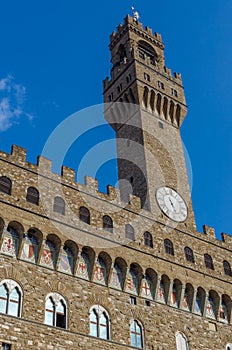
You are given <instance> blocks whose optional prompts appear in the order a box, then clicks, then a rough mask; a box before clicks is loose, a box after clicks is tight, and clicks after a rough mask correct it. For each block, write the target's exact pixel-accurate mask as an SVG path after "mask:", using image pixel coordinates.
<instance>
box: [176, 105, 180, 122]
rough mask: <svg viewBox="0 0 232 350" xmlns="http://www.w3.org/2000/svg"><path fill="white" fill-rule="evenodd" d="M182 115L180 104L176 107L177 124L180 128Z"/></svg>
mask: <svg viewBox="0 0 232 350" xmlns="http://www.w3.org/2000/svg"><path fill="white" fill-rule="evenodd" d="M180 114H181V108H180V105H179V104H178V105H177V107H176V123H177V125H178V126H180Z"/></svg>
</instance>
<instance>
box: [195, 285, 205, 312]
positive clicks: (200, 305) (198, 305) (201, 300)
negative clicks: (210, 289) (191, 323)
mask: <svg viewBox="0 0 232 350" xmlns="http://www.w3.org/2000/svg"><path fill="white" fill-rule="evenodd" d="M205 296H206V293H205V290H204V289H203V288H201V287H198V288H197V294H196V300H195V305H194V310H193V311H194V313H196V314H198V315H203V312H204V307H205Z"/></svg>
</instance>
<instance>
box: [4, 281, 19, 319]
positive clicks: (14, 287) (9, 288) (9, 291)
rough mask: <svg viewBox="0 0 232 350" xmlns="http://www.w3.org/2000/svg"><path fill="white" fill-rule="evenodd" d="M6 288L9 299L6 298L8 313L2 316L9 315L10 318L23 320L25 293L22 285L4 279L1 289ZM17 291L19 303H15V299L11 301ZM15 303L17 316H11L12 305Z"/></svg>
mask: <svg viewBox="0 0 232 350" xmlns="http://www.w3.org/2000/svg"><path fill="white" fill-rule="evenodd" d="M2 286H5V289H6V292H7V298H6V311H5V312H4V313H2V314H4V315H8V316H13V317H18V318H21V313H22V302H23V291H22V288H21V287H20V285H19V284H18V283H17V282H16V281H14V280H11V279H4V280H2V281H1V282H0V287H2ZM14 290H16V291H17V294H18V302H15V300H14V299H11V295H12V292H13V291H14ZM1 299H3V298H1ZM12 302H13V303H15V304H17V305H18V307H17V315H12V314H9V310H10V305H11V304H12Z"/></svg>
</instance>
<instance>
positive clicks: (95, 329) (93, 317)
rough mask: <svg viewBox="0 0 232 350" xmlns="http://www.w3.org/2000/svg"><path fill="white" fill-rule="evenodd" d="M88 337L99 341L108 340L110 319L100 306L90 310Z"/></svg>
mask: <svg viewBox="0 0 232 350" xmlns="http://www.w3.org/2000/svg"><path fill="white" fill-rule="evenodd" d="M89 318H90V335H91V336H93V337H97V338H101V339H106V340H108V339H110V318H109V315H108V312H107V311H106V310H105V309H104V308H103V307H102V306H101V305H94V306H93V307H92V308H91V309H90V317H89Z"/></svg>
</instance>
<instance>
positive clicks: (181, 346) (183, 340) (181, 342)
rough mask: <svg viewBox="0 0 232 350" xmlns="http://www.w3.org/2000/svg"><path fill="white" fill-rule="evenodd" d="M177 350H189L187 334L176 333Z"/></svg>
mask: <svg viewBox="0 0 232 350" xmlns="http://www.w3.org/2000/svg"><path fill="white" fill-rule="evenodd" d="M176 349H177V350H189V345H188V339H187V337H186V335H185V334H183V333H181V332H178V333H176Z"/></svg>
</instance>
